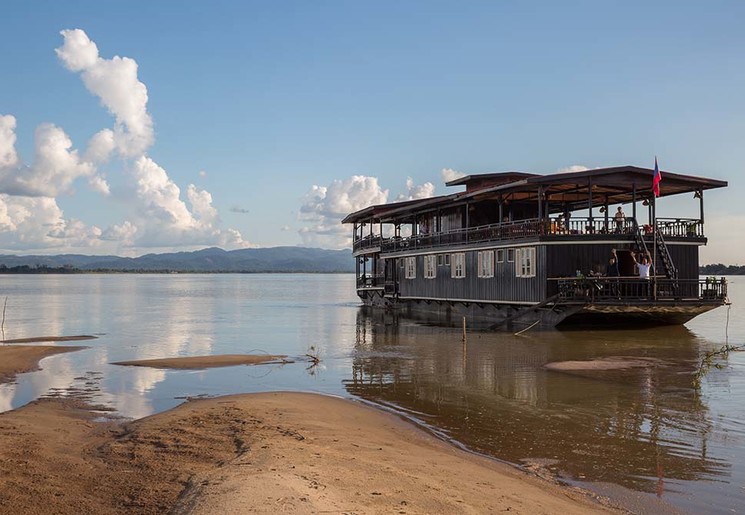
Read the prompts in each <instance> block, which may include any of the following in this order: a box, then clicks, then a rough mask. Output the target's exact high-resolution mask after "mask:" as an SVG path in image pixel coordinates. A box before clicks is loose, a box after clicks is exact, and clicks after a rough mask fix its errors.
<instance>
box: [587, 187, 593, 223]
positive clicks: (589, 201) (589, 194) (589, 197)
mask: <svg viewBox="0 0 745 515" xmlns="http://www.w3.org/2000/svg"><path fill="white" fill-rule="evenodd" d="M587 211H588V215H589V220H590V227H591V228H592V227H593V222H592V177H588V178H587Z"/></svg>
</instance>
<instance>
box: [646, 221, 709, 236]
mask: <svg viewBox="0 0 745 515" xmlns="http://www.w3.org/2000/svg"><path fill="white" fill-rule="evenodd" d="M657 230H659V231H660V233H662V234H663V235H664V236H666V237H674V238H703V237H704V224H703V223H701V220H698V219H696V218H658V219H657Z"/></svg>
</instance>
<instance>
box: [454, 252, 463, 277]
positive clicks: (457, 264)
mask: <svg viewBox="0 0 745 515" xmlns="http://www.w3.org/2000/svg"><path fill="white" fill-rule="evenodd" d="M452 262H453V266H452V268H451V269H450V276H451V277H452V278H453V279H462V278H464V277H465V276H466V255H465V253H463V252H459V253H457V254H452Z"/></svg>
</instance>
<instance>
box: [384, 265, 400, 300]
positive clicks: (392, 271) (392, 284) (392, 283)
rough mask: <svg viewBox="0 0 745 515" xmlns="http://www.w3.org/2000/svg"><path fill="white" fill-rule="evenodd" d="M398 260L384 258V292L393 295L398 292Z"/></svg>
mask: <svg viewBox="0 0 745 515" xmlns="http://www.w3.org/2000/svg"><path fill="white" fill-rule="evenodd" d="M397 265H398V260H396V259H386V260H385V268H384V270H385V272H384V273H385V277H384V281H385V294H386V295H394V294H395V293H397V292H398V266H397Z"/></svg>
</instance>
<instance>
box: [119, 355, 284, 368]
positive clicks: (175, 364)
mask: <svg viewBox="0 0 745 515" xmlns="http://www.w3.org/2000/svg"><path fill="white" fill-rule="evenodd" d="M286 357H287V356H282V355H277V356H272V355H267V354H218V355H214V356H188V357H183V358H158V359H140V360H135V361H117V362H114V363H112V365H124V366H130V367H152V368H176V369H182V370H184V369H193V368H215V367H230V366H235V365H260V364H262V363H273V362H278V361H280V362H281V361H282V360H284V359H285V358H286Z"/></svg>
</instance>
